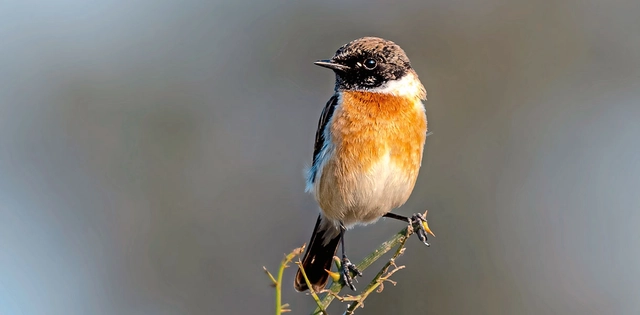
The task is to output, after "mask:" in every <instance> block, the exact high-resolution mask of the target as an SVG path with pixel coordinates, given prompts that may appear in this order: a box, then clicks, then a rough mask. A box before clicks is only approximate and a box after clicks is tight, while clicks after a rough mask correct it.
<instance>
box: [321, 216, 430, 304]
mask: <svg viewBox="0 0 640 315" xmlns="http://www.w3.org/2000/svg"><path fill="white" fill-rule="evenodd" d="M426 215H427V212H425V213H424V216H425V217H426ZM416 224H421V223H420V222H418V223H416ZM416 229H417V227H415V226H413V227H412V228H409V227H408V226H407V227H406V228H404V229H402V230H401V231H400V232H398V233H396V234H395V235H393V236H392V237H391V238H389V239H388V240H387V241H385V242H384V243H382V244H380V246H378V248H376V250H375V251H373V252H372V253H371V254H369V256H367V257H365V258H364V259H363V260H362V262H360V263H359V264H358V265H357V267H358V269H359V270H360V271H364V270H365V269H367V268H368V267H369V266H371V264H373V263H374V262H375V261H376V260H378V259H380V257H382V255H384V254H385V253H387V252H388V251H390V250H391V249H392V248H394V247H396V246H398V249H397V250H396V252H395V254H394V255H393V257H392V258H391V259H390V260H389V262H387V264H385V266H384V267H383V268H382V270H380V272H378V274H377V275H376V277H375V278H374V279H373V280H372V281H371V282H370V283H369V285H368V286H367V288H366V289H365V290H364V292H363V293H362V294H360V295H359V296H356V297H348V298H339V299H342V300H350V301H355V303H353V304H352V305H350V306H349V309H347V312H346V313H345V314H353V312H354V311H355V309H356V308H357V307H358V306H360V305H362V304H363V302H364V300H365V299H366V298H367V296H368V295H369V294H370V293H371V292H373V291H374V290H375V289H376V288H378V287H379V286H380V285H382V283H383V282H384V281H386V280H388V277H389V276H391V275H392V274H393V273H395V272H396V271H398V270H400V269H402V268H403V267H404V266H401V267H395V269H394V270H392V271H391V272H389V273H388V274H387V275H386V276H385V274H386V273H387V270H388V269H389V267H390V266H392V265H393V266H395V259H396V258H397V257H398V256H400V255H401V254H402V253H403V252H404V245H405V243H406V242H407V239H409V236H411V234H413V232H414V231H415V230H416ZM343 287H344V281H339V282H334V283H333V284H331V287H329V289H328V292H327V294H326V295H325V297H324V298H323V299H322V301H321V305H318V307H317V308H316V309H315V310H314V311H313V312H312V314H313V315H317V314H321V313H322V311H323V310H326V309H327V308H328V307H329V304H331V302H332V301H333V300H334V299H335V298H336V297H338V293H339V292H340V291H341V290H342V288H343Z"/></svg>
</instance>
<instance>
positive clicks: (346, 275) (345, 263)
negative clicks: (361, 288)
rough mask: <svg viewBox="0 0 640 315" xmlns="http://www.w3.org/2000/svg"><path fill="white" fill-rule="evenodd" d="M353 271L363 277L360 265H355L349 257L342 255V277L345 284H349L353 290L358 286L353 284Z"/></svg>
mask: <svg viewBox="0 0 640 315" xmlns="http://www.w3.org/2000/svg"><path fill="white" fill-rule="evenodd" d="M351 272H353V273H354V274H355V275H356V276H360V277H362V272H360V270H358V267H356V265H354V264H353V263H352V262H351V261H349V258H347V257H346V256H345V257H342V279H343V280H344V283H345V285H347V286H348V287H349V288H350V289H351V290H353V291H355V290H356V287H355V286H354V285H353V280H354V278H353V277H351Z"/></svg>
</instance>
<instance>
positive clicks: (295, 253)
mask: <svg viewBox="0 0 640 315" xmlns="http://www.w3.org/2000/svg"><path fill="white" fill-rule="evenodd" d="M303 250H304V245H303V246H302V247H300V248H296V249H294V250H293V251H292V252H291V253H289V254H287V255H286V256H285V257H284V259H283V260H282V262H281V263H280V269H278V278H277V279H276V278H274V277H273V275H272V274H271V273H270V272H269V271H268V270H267V268H266V267H262V268H263V269H264V271H265V272H266V273H267V275H268V276H269V278H270V279H271V281H272V282H273V283H272V285H273V286H274V287H275V288H276V315H280V314H282V313H284V312H289V311H291V310H290V309H288V308H287V307H288V306H289V305H288V304H284V305H283V304H282V275H283V274H284V269H285V268H287V267H289V263H290V262H291V261H292V260H293V259H294V258H296V257H297V256H300V254H302V251H303Z"/></svg>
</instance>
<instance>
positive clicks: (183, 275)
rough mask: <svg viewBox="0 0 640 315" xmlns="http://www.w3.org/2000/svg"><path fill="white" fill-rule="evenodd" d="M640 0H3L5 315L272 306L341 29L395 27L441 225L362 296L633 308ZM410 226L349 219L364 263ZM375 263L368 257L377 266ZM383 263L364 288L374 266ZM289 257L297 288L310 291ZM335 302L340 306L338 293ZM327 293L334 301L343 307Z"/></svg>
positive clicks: (424, 193) (354, 250)
mask: <svg viewBox="0 0 640 315" xmlns="http://www.w3.org/2000/svg"><path fill="white" fill-rule="evenodd" d="M638 15H640V2H638V1H635V0H628V1H621V0H613V1H588V0H587V1H585V0H560V1H558V0H553V1H552V0H541V1H520V0H516V1H505V0H481V1H477V0H473V1H471V0H455V1H452V0H432V1H418V0H411V1H376V2H372V1H365V0H355V1H346V2H343V1H326V2H319V1H288V0H269V1H263V2H258V1H247V0H237V1H230V0H214V1H204V0H193V1H148V0H147V1H144V0H143V1H109V0H105V1H94V2H92V3H91V2H86V1H79V0H64V1H4V2H2V3H0V38H1V44H0V314H2V315H13V314H127V315H128V314H132V315H134V314H159V315H164V314H167V315H169V314H273V309H274V291H273V289H272V288H271V287H269V280H268V278H267V277H266V276H265V275H264V273H263V271H262V266H263V265H264V266H267V267H268V268H269V269H271V270H272V271H275V270H276V268H277V266H278V264H279V262H280V260H281V259H282V258H283V255H284V254H285V253H288V252H289V251H291V250H292V249H293V248H295V247H298V246H300V245H302V243H304V242H307V241H308V239H309V236H310V233H311V229H312V228H313V225H314V223H315V220H316V213H317V211H318V210H317V206H316V205H315V202H314V200H313V198H312V197H311V196H310V195H308V194H305V193H304V179H303V169H304V167H305V166H308V165H309V164H310V163H311V154H312V151H313V140H314V133H315V128H316V125H317V121H318V118H319V115H320V112H321V110H322V107H323V106H324V104H325V102H326V101H327V99H328V98H329V97H330V96H331V94H332V89H333V80H334V77H333V75H332V73H331V72H330V71H328V70H326V69H322V68H319V67H316V66H314V65H313V64H312V62H313V61H315V60H317V59H323V58H328V57H331V56H332V54H333V53H334V52H335V50H336V49H337V48H338V47H339V46H340V45H342V44H344V43H346V42H348V41H350V40H352V39H355V38H358V37H361V36H380V37H384V38H387V39H390V40H393V41H395V42H396V43H398V44H399V45H401V46H402V47H403V48H404V49H405V50H406V52H407V53H408V55H409V57H410V58H411V60H412V63H413V66H414V68H415V69H416V71H417V72H418V74H419V75H420V78H421V79H422V82H423V83H424V84H425V86H426V87H427V90H428V93H429V97H428V98H429V100H428V102H426V108H427V114H428V117H429V127H430V130H431V131H433V135H432V136H430V137H429V138H428V139H427V144H426V151H425V156H424V160H423V167H422V170H421V175H420V177H419V179H418V183H417V185H416V189H415V191H414V193H413V195H412V197H411V199H410V200H409V201H408V203H407V204H406V205H405V206H404V207H402V208H401V209H399V210H397V212H398V213H403V214H411V213H414V212H418V211H423V210H424V209H429V223H430V226H431V227H432V229H433V230H434V232H435V233H436V235H437V238H432V239H431V242H432V246H431V247H430V248H425V247H424V246H423V245H421V244H420V242H419V241H417V240H416V239H412V240H410V241H409V242H408V249H407V251H406V254H405V255H404V256H402V257H401V258H400V259H399V263H401V264H404V265H406V266H407V269H405V270H402V271H400V272H398V273H397V274H396V275H395V276H394V278H395V279H396V280H397V281H398V285H397V286H395V287H393V286H390V285H387V287H386V289H385V290H384V292H383V293H381V294H380V295H375V296H372V297H370V298H369V299H368V300H367V303H366V307H365V309H361V310H360V311H359V312H358V313H362V314H638V313H640V300H639V299H638V296H640V268H638V266H640V236H639V233H638V232H637V226H638V224H639V223H640V211H639V210H640V193H638V187H639V186H640V144H639V142H638V139H637V138H638V136H639V135H640V123H639V122H640V104H639V102H640V20H639V19H638ZM402 227H403V224H402V223H399V222H397V221H393V220H384V221H380V222H378V223H377V224H376V225H374V226H370V227H367V228H357V229H355V230H353V231H351V232H350V233H349V234H348V238H347V248H348V251H349V256H350V258H352V260H354V261H359V260H360V259H361V258H362V257H364V256H365V255H366V254H367V253H369V252H370V251H371V250H372V249H373V248H374V247H375V246H377V245H378V244H379V243H380V242H381V241H383V240H384V239H386V238H387V237H389V236H390V235H392V234H393V233H395V232H397V231H399V230H400V229H401V228H402ZM380 266H381V264H377V265H375V266H374V267H380ZM375 271H376V270H375V269H369V270H367V272H366V273H365V277H364V278H363V279H362V280H361V281H360V283H359V285H358V288H359V289H362V288H364V286H365V283H366V282H368V280H369V279H371V277H373V275H374V274H375ZM294 273H295V269H294V268H290V269H287V270H286V273H285V286H284V290H283V300H284V302H286V303H289V304H291V308H292V309H293V313H294V314H306V313H308V312H309V311H310V310H311V309H312V307H313V305H314V304H313V301H312V299H311V298H310V297H309V296H306V295H304V294H299V293H296V292H294V290H293V288H292V285H291V283H292V281H293V275H294ZM336 304H337V303H336ZM343 309H344V306H342V305H339V306H334V307H332V308H331V309H330V311H331V312H330V313H331V314H341V313H342V311H343Z"/></svg>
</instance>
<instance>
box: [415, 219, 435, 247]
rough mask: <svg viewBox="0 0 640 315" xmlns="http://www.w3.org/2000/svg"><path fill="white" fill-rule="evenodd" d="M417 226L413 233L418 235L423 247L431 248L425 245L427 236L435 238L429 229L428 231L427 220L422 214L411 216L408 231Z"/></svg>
mask: <svg viewBox="0 0 640 315" xmlns="http://www.w3.org/2000/svg"><path fill="white" fill-rule="evenodd" d="M416 224H417V225H418V229H417V230H416V231H415V233H416V235H418V239H420V241H421V242H422V243H424V245H427V246H431V245H430V244H429V243H427V234H431V235H433V236H434V237H435V235H434V234H433V232H431V229H429V225H428V224H427V219H425V218H424V215H423V214H422V213H416V214H414V215H412V216H411V222H409V229H413V227H414V225H416Z"/></svg>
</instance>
